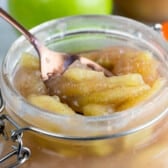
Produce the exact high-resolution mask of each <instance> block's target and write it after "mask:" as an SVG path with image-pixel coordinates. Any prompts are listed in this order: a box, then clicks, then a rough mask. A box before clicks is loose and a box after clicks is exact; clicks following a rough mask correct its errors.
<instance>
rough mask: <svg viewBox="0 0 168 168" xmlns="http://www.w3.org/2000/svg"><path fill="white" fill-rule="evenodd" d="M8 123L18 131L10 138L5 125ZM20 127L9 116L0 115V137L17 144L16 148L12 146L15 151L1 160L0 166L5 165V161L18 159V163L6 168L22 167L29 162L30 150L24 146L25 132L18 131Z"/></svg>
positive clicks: (15, 162)
mask: <svg viewBox="0 0 168 168" xmlns="http://www.w3.org/2000/svg"><path fill="white" fill-rule="evenodd" d="M6 121H8V122H9V123H10V124H11V125H12V126H14V127H15V128H16V130H13V131H12V133H11V136H10V138H9V137H8V135H7V133H6V131H5V123H6ZM19 128H20V127H19V126H18V125H17V124H16V123H15V122H14V121H13V120H12V119H11V118H10V117H9V116H7V115H5V114H2V115H0V135H2V136H3V137H4V139H5V140H9V139H10V140H11V141H13V142H14V143H16V145H15V146H12V148H13V150H12V151H11V152H9V153H8V154H6V155H5V156H3V157H2V158H0V165H1V164H2V163H3V164H5V161H7V160H9V159H11V158H14V156H15V157H16V159H15V160H16V161H14V162H13V163H10V165H7V166H5V167H6V168H16V167H19V166H20V165H22V164H23V163H24V162H25V161H27V160H28V159H29V157H30V154H31V152H30V150H29V149H28V148H27V147H24V146H23V141H22V136H23V132H21V131H18V130H19Z"/></svg>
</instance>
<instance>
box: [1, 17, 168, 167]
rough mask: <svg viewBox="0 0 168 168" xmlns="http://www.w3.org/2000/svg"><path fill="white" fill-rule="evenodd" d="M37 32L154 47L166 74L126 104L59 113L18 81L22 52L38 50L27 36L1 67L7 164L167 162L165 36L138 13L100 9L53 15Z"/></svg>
mask: <svg viewBox="0 0 168 168" xmlns="http://www.w3.org/2000/svg"><path fill="white" fill-rule="evenodd" d="M31 32H32V33H34V34H35V35H36V36H37V37H38V38H39V39H40V41H42V42H44V43H45V44H46V45H47V46H48V47H49V48H51V49H53V50H56V51H64V52H69V53H79V52H83V51H92V50H97V49H101V48H105V47H110V46H119V45H121V46H122V45H124V46H128V47H136V48H139V49H142V50H147V51H149V52H151V53H152V54H153V55H154V56H155V58H156V59H157V60H158V62H159V63H160V66H159V70H160V72H162V74H163V75H164V77H165V79H166V82H165V85H164V86H163V87H162V88H161V89H160V90H159V91H158V92H157V93H156V94H155V95H154V96H153V97H151V98H150V99H148V100H147V101H145V102H144V103H142V104H140V105H137V106H135V107H134V108H130V109H128V110H124V111H122V112H118V113H113V114H110V115H107V116H97V117H96V116H95V117H86V116H82V115H75V116H64V115H60V114H53V113H50V112H47V111H44V110H42V109H40V108H37V107H35V106H33V105H31V104H29V103H28V102H27V101H26V99H25V98H23V97H22V96H21V95H20V94H19V93H18V91H17V90H16V88H15V87H14V84H13V80H14V79H13V78H14V74H15V71H16V70H17V65H18V62H19V60H20V58H21V55H22V53H23V52H25V51H26V52H30V53H33V54H36V53H35V50H34V49H33V47H32V46H31V45H30V44H29V42H27V40H26V39H25V38H24V37H20V38H19V39H18V40H16V41H15V42H14V44H13V45H12V46H11V48H10V49H9V51H8V54H7V56H6V57H5V59H4V61H3V66H2V70H1V92H2V97H3V100H4V105H5V110H4V112H3V114H1V117H0V121H1V122H0V124H1V127H0V133H1V134H2V135H3V137H6V139H7V136H8V137H9V138H8V139H9V140H8V141H5V140H4V141H2V142H1V146H2V151H1V157H0V158H2V157H3V156H5V155H6V154H7V153H8V152H9V155H7V156H6V158H7V159H6V158H3V159H1V160H0V164H1V165H2V166H3V165H8V166H9V165H10V164H12V165H21V167H23V168H38V167H39V168H46V167H49V168H55V167H61V168H70V167H73V168H86V167H87V168H104V167H106V168H135V167H137V168H142V167H143V168H148V167H149V166H150V167H152V168H158V167H162V168H167V166H168V159H167V156H168V135H167V131H168V123H167V119H168V115H167V107H168V99H167V96H168V87H167V79H168V76H167V75H168V74H167V68H168V67H167V66H168V64H167V54H168V49H167V44H166V43H165V42H164V40H163V39H162V37H161V36H160V35H159V34H158V33H156V32H155V31H153V30H152V29H151V28H149V27H147V26H146V25H143V24H141V23H139V22H136V21H134V20H130V19H127V18H123V17H119V16H101V15H89V16H74V17H67V18H63V19H59V20H52V21H49V22H46V23H44V24H42V25H39V26H37V27H36V28H34V29H32V30H31ZM30 82H31V81H30ZM11 130H12V133H11ZM9 135H10V136H9ZM10 139H11V141H10ZM13 143H14V145H15V147H14V148H13V150H12V147H11V146H10V145H13ZM23 163H24V164H23ZM22 164H23V165H22Z"/></svg>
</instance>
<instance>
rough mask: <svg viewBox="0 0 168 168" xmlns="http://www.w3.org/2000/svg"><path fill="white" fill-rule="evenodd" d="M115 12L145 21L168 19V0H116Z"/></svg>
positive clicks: (152, 21)
mask: <svg viewBox="0 0 168 168" xmlns="http://www.w3.org/2000/svg"><path fill="white" fill-rule="evenodd" d="M114 5H115V8H114V9H115V13H116V14H119V15H122V16H127V17H130V18H133V19H136V20H139V21H142V22H145V23H156V22H163V21H167V20H168V10H167V8H168V1H167V0H148V1H146V0H127V1H123V0H114Z"/></svg>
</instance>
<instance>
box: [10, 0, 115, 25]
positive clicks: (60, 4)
mask: <svg viewBox="0 0 168 168" xmlns="http://www.w3.org/2000/svg"><path fill="white" fill-rule="evenodd" d="M8 7H9V12H10V14H11V15H12V16H13V17H15V19H17V20H18V21H19V22H20V23H22V24H23V25H24V26H25V27H26V28H31V27H34V26H36V25H38V24H40V23H42V22H44V21H47V20H50V19H53V18H60V17H65V16H71V15H79V14H111V13H112V0H8Z"/></svg>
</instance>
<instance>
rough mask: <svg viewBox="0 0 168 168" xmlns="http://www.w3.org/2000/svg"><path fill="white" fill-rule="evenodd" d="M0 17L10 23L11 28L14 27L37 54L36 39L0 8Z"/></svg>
mask: <svg viewBox="0 0 168 168" xmlns="http://www.w3.org/2000/svg"><path fill="white" fill-rule="evenodd" d="M0 16H1V17H2V18H3V19H4V20H5V21H7V22H8V23H10V24H11V25H12V26H13V27H15V28H16V29H17V30H18V31H19V32H20V33H21V34H23V35H24V36H25V37H26V38H27V40H28V41H29V42H30V43H31V44H32V45H33V46H34V48H35V49H36V51H37V52H38V53H39V50H38V48H37V45H39V44H38V43H39V42H38V41H37V39H36V38H35V37H34V36H33V35H32V34H31V33H30V32H29V31H28V30H26V29H25V28H24V27H23V26H22V25H21V24H20V23H18V22H17V21H16V20H15V19H14V18H13V17H11V16H10V15H9V14H8V13H7V12H6V11H5V10H3V9H2V8H1V7H0Z"/></svg>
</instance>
